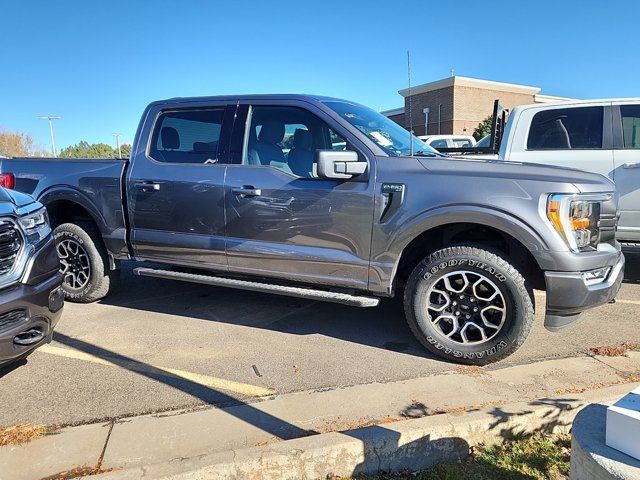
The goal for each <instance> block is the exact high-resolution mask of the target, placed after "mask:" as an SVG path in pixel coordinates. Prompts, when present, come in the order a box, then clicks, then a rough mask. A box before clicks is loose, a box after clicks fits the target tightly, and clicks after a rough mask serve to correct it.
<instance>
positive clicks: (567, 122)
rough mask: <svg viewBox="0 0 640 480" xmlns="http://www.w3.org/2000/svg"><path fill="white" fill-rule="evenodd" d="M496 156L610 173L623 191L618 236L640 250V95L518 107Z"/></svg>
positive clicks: (621, 192)
mask: <svg viewBox="0 0 640 480" xmlns="http://www.w3.org/2000/svg"><path fill="white" fill-rule="evenodd" d="M472 156H473V155H472ZM482 157H484V158H487V157H488V155H482ZM496 158H498V159H500V160H506V161H512V162H531V163H545V164H550V165H558V166H562V167H571V168H577V169H580V170H586V171H589V172H595V173H600V174H602V175H604V176H606V177H609V178H610V179H611V180H613V181H614V182H615V184H616V187H617V189H618V192H619V194H620V204H619V211H620V221H619V223H618V233H617V239H618V240H619V241H620V242H622V243H623V244H626V246H628V247H634V248H640V98H627V99H605V100H581V101H568V102H560V103H554V104H549V103H547V104H535V105H523V106H520V107H516V108H514V109H513V110H512V111H511V114H510V115H509V120H508V121H507V124H506V127H505V130H504V135H503V136H502V141H501V145H500V150H499V152H498V155H497V156H496Z"/></svg>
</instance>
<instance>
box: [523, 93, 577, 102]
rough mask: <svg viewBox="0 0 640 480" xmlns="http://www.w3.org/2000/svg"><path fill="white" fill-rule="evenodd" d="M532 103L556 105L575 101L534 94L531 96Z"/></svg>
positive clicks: (573, 99) (569, 98) (568, 98)
mask: <svg viewBox="0 0 640 480" xmlns="http://www.w3.org/2000/svg"><path fill="white" fill-rule="evenodd" d="M533 101H534V102H536V103H556V102H569V101H576V99H575V98H571V97H558V96H557V95H544V94H542V93H536V94H535V95H534V96H533Z"/></svg>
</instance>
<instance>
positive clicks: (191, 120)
mask: <svg viewBox="0 0 640 480" xmlns="http://www.w3.org/2000/svg"><path fill="white" fill-rule="evenodd" d="M291 131H293V139H292V141H291V145H290V148H288V151H287V152H285V151H284V148H283V144H282V142H283V140H284V138H285V132H291ZM0 171H1V172H4V174H5V175H15V188H16V189H18V190H20V191H24V192H28V193H32V194H33V195H35V196H36V197H37V198H38V199H40V201H41V202H42V203H44V204H45V205H47V208H48V210H49V214H50V216H51V221H52V223H53V225H54V226H55V236H56V238H57V241H58V252H59V254H60V257H61V260H62V264H63V273H64V276H65V284H64V289H65V292H66V295H67V298H69V299H72V300H76V301H80V302H89V301H93V300H96V299H98V298H101V297H103V296H105V295H106V294H107V292H108V291H109V287H110V285H111V274H112V272H113V271H114V270H115V269H117V268H118V265H119V262H120V261H121V260H125V259H133V260H137V261H153V262H154V263H156V264H157V263H160V264H163V265H164V268H163V267H148V266H141V267H138V268H136V269H135V270H134V271H135V273H136V274H138V275H146V276H153V277H160V278H167V279H176V280H185V281H192V282H198V283H204V284H210V285H218V286H228V287H235V288H242V289H247V290H255V291H261V292H268V293H272V294H278V295H293V296H298V297H303V298H310V299H316V300H326V301H332V302H338V303H343V304H348V305H355V306H360V307H371V306H375V305H377V304H378V302H379V300H380V298H384V297H393V296H400V297H401V298H403V300H404V307H405V314H406V318H407V321H408V323H409V326H410V327H411V329H412V331H413V332H414V333H415V335H416V337H417V338H418V340H419V341H420V342H421V343H422V344H423V345H424V346H425V347H426V348H427V349H429V350H430V351H431V352H434V353H435V354H437V355H440V356H441V357H443V358H446V359H449V360H454V361H458V362H464V363H470V364H486V363H489V362H492V361H496V360H498V359H501V358H504V357H506V356H507V355H509V354H510V353H512V352H513V351H515V350H516V349H517V348H518V347H519V346H520V345H521V344H522V342H523V341H524V340H525V338H526V337H527V334H528V333H529V330H530V328H531V325H532V323H533V320H534V302H533V294H532V289H533V288H540V289H545V290H546V292H547V295H546V298H547V309H546V315H545V326H546V327H547V328H548V329H550V330H557V329H559V328H562V327H564V326H566V325H568V324H570V323H572V322H573V321H575V320H576V319H577V318H578V316H579V314H580V312H582V311H584V310H586V309H589V308H592V307H594V306H597V305H601V304H603V303H606V302H608V301H610V300H611V299H612V298H613V297H614V296H615V294H616V292H617V291H618V289H619V287H620V283H621V281H622V277H623V267H624V257H623V255H622V254H621V252H620V246H619V244H618V243H616V240H615V238H614V235H615V226H616V206H617V195H616V193H615V189H614V185H613V183H612V182H611V181H610V180H608V179H606V178H605V177H602V176H601V175H596V174H592V173H586V172H581V171H577V170H570V169H563V168H557V167H550V166H542V165H532V164H520V163H504V162H502V163H499V162H491V161H489V162H487V161H480V160H469V159H451V158H448V157H444V156H441V155H439V154H438V153H437V152H436V151H435V150H433V149H432V148H431V147H429V146H428V145H426V144H425V143H424V142H422V141H420V140H419V139H418V138H416V137H414V136H411V135H410V134H409V133H408V132H407V131H406V130H404V129H403V128H402V127H400V126H399V125H397V124H396V123H394V122H393V121H391V120H389V119H388V118H387V117H385V116H383V115H381V114H379V113H376V112H375V111H373V110H371V109H369V108H366V107H364V106H362V105H358V104H356V103H352V102H349V101H344V100H338V99H333V98H326V97H314V96H306V95H259V96H238V97H235V96H234V97H204V98H176V99H170V100H163V101H158V102H154V103H152V104H150V105H149V106H148V107H147V109H146V110H145V111H144V113H143V114H142V119H141V121H140V125H139V127H138V131H137V133H136V137H135V140H134V144H133V150H132V153H131V158H130V159H128V160H116V159H113V160H109V159H105V160H90V159H86V160H82V159H73V160H70V159H34V158H15V159H10V160H2V161H1V162H0ZM172 267H178V268H173V269H172ZM185 267H186V269H185ZM194 269H195V272H196V273H194Z"/></svg>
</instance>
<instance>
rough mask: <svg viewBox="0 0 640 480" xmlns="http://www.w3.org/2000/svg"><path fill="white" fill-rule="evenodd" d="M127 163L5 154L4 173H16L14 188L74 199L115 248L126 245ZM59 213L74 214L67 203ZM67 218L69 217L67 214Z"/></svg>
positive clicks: (46, 199) (0, 169) (0, 167)
mask: <svg viewBox="0 0 640 480" xmlns="http://www.w3.org/2000/svg"><path fill="white" fill-rule="evenodd" d="M126 164H127V161H126V159H119V158H34V157H22V158H18V157H16V158H2V159H0V173H12V174H13V175H14V177H15V187H14V189H15V190H17V191H19V192H23V193H28V194H30V195H32V196H33V197H35V198H36V199H37V200H39V201H41V202H42V203H43V204H45V205H47V208H48V209H49V211H50V214H51V213H52V211H53V210H54V209H53V208H52V202H62V201H64V200H70V199H73V200H74V201H76V202H77V203H79V204H81V205H82V206H84V207H85V208H86V209H87V210H88V211H89V212H90V213H91V215H92V218H93V220H94V221H95V222H96V223H97V225H98V227H99V228H100V231H101V233H102V235H103V237H104V239H105V243H106V245H107V247H108V248H109V249H113V250H112V251H115V252H119V251H122V250H123V249H124V245H125V244H124V241H125V240H124V238H125V232H126V229H125V223H124V215H123V211H122V209H123V207H122V192H121V179H122V175H123V172H124V169H125V166H126ZM58 205H59V206H60V207H61V209H59V212H58V213H59V214H60V213H61V214H64V215H67V216H72V214H73V212H70V211H69V209H68V208H67V207H66V205H65V204H63V203H58ZM65 218H66V217H65Z"/></svg>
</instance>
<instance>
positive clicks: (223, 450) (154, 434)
mask: <svg viewBox="0 0 640 480" xmlns="http://www.w3.org/2000/svg"><path fill="white" fill-rule="evenodd" d="M638 381H640V353H638V352H629V354H628V356H626V357H625V356H621V357H576V358H568V359H560V360H550V361H545V362H539V363H535V364H529V365H521V366H515V367H508V368H504V369H500V370H494V371H491V372H485V371H484V370H482V369H479V368H470V367H459V368H458V369H457V370H456V373H450V374H444V375H436V376H431V377H423V378H418V379H413V380H407V381H402V382H394V383H386V384H379V383H374V384H368V385H358V386H353V387H347V388H342V389H336V390H327V391H313V392H303V393H295V394H288V395H281V396H277V397H274V398H270V399H268V400H264V401H261V402H256V403H252V404H243V405H238V406H234V407H230V408H224V409H217V408H209V409H200V410H196V411H174V412H167V413H163V414H154V415H147V416H140V417H133V418H127V419H121V420H117V421H113V422H107V423H103V424H93V425H85V426H79V427H70V428H66V429H64V430H62V431H60V432H57V433H56V434H53V435H50V436H47V437H44V438H41V439H38V440H34V441H32V442H31V443H29V444H26V445H22V446H6V447H2V448H0V465H2V466H3V468H2V471H3V477H2V478H3V479H4V478H7V479H16V480H19V479H34V478H44V477H46V476H49V475H54V474H56V473H59V472H63V471H67V470H71V469H73V468H78V467H81V468H86V469H91V468H93V469H96V467H98V466H99V467H100V468H102V469H103V470H110V471H109V473H107V474H105V478H118V477H120V476H122V477H123V478H139V477H140V476H141V475H142V474H143V473H145V478H161V477H163V476H166V475H178V474H180V475H182V474H183V473H184V474H185V475H186V473H185V472H188V471H198V470H199V469H205V470H206V469H207V468H209V467H211V465H213V464H216V465H218V464H221V465H223V466H221V467H220V469H221V470H216V471H217V472H218V473H219V474H220V475H223V473H222V472H223V471H227V472H228V475H227V477H228V478H233V475H235V473H233V472H236V473H238V472H244V473H243V474H242V476H244V475H245V474H246V475H248V474H249V472H250V471H251V469H252V468H257V465H258V464H257V463H256V461H257V459H259V458H262V457H264V456H265V455H267V456H268V455H271V454H273V455H275V457H274V459H272V460H271V461H272V462H273V466H274V468H276V466H277V468H278V469H280V470H277V471H278V472H280V473H279V474H282V468H283V465H285V464H287V463H291V464H292V465H293V463H292V462H291V459H288V460H287V455H286V452H287V451H289V452H290V451H291V449H292V448H293V449H294V450H295V451H297V452H298V453H297V454H296V455H295V457H296V458H300V459H301V460H300V462H302V463H300V462H299V463H298V466H299V467H300V468H302V470H296V471H294V470H292V475H293V473H295V475H299V474H301V473H303V472H304V473H305V475H307V476H308V473H309V472H310V471H315V472H316V473H318V476H319V477H322V476H323V475H321V474H320V472H328V473H332V472H333V473H340V474H342V473H341V472H342V471H343V470H340V469H345V468H346V469H349V468H351V467H353V465H352V463H353V462H354V461H358V462H361V461H365V460H367V461H366V462H365V463H364V464H363V465H362V466H360V467H358V471H368V470H369V469H371V468H373V467H372V465H373V464H372V463H371V460H370V459H363V458H360V457H361V456H362V455H363V453H362V448H363V445H364V444H365V443H363V440H362V438H359V436H364V437H366V438H367V439H368V440H367V442H368V443H367V444H369V445H376V444H377V443H376V442H378V441H380V442H382V443H383V444H385V445H389V441H390V437H389V436H391V437H393V438H394V441H393V442H391V444H393V445H396V447H397V446H398V445H404V444H405V443H406V441H408V440H407V438H413V440H411V442H413V441H418V440H419V439H420V438H423V437H421V436H420V435H427V437H429V438H432V439H435V438H442V439H444V438H449V439H450V440H447V441H445V440H443V441H442V442H439V443H437V444H435V446H434V445H433V444H429V445H426V446H425V444H424V441H423V442H422V443H420V442H418V444H419V445H420V449H419V450H415V449H414V450H415V451H419V452H421V453H420V455H422V456H423V457H424V456H425V452H431V451H433V454H432V455H431V456H429V455H427V457H429V458H428V459H426V460H424V461H438V460H439V459H441V458H445V457H443V455H444V454H445V453H446V452H449V453H451V454H454V453H455V454H456V455H458V454H459V452H460V451H462V450H464V445H467V448H468V445H471V444H472V443H473V442H475V441H477V440H478V439H479V438H481V439H486V438H489V437H492V438H493V437H500V436H508V435H510V434H513V433H514V432H516V431H518V430H523V429H538V430H539V429H545V430H547V431H549V430H553V429H556V428H562V427H567V426H568V425H570V421H571V419H572V418H573V415H575V413H576V412H577V410H576V409H578V408H579V407H580V406H581V405H583V404H584V403H585V402H586V401H589V402H592V401H602V400H607V399H609V398H612V399H613V398H615V397H617V396H620V395H622V394H623V393H624V392H626V391H628V390H630V389H631V385H629V383H630V382H638ZM514 404H515V405H514ZM439 413H440V414H443V415H436V414H439ZM407 419H419V420H411V421H407ZM412 422H414V423H412ZM438 425H440V427H438ZM454 425H455V431H456V435H455V439H457V440H454V439H451V438H453V437H451V436H450V435H449V437H444V436H443V435H444V434H445V433H446V431H451V429H452V428H453V427H452V426H454ZM474 425H475V426H474ZM436 427H437V428H436ZM330 432H345V433H342V434H338V433H330ZM354 432H355V433H354ZM301 437H308V438H303V439H301ZM405 437H406V438H405ZM291 439H298V440H291ZM283 440H290V442H293V443H294V445H293V446H292V445H291V444H290V442H286V441H284V442H283ZM483 441H484V440H483ZM336 442H337V444H338V445H343V446H344V445H347V447H345V448H347V450H344V449H342V450H340V449H338V450H335V449H334V448H333V447H334V446H335V445H334V444H335V443H336ZM345 442H346V444H345ZM354 442H355V443H354ZM358 445H359V447H358ZM436 446H437V447H438V448H436ZM312 447H313V448H320V451H319V452H324V454H321V453H318V452H316V453H317V455H316V456H315V457H314V455H315V454H313V451H314V450H313V449H312V450H309V452H311V453H310V454H309V455H311V457H310V458H306V459H305V454H304V452H303V451H302V450H304V449H307V448H312ZM427 447H429V448H428V449H427V450H425V448H427ZM440 447H441V448H440ZM376 448H377V447H376ZM283 449H284V450H283ZM300 449H302V450H300ZM354 449H355V450H354ZM358 449H359V450H358ZM460 449H462V450H460ZM392 450H393V449H392ZM405 450H406V449H405ZM347 451H351V452H352V453H353V452H355V453H354V454H353V455H346V454H345V455H346V456H344V455H343V457H344V458H343V457H341V458H342V459H338V458H334V460H335V462H334V463H335V465H333V466H332V465H331V460H330V459H331V458H333V457H332V455H334V454H338V453H339V452H343V454H344V452H347ZM358 451H360V453H358ZM394 451H395V452H396V453H395V454H394V455H395V456H393V455H392V456H391V457H389V458H390V459H392V458H396V459H397V458H400V457H398V452H397V448H396V449H395V450H394ZM269 452H270V453H269ZM274 452H275V453H274ZM336 452H337V453H336ZM443 452H444V453H443ZM452 452H453V453H452ZM239 454H241V457H242V459H243V460H242V462H244V463H242V462H240V460H239V458H240V457H238V455H239ZM340 455H342V454H340ZM359 455H360V456H359ZM252 456H255V458H254V457H252ZM234 458H235V460H233V459H234ZM265 458H266V457H265ZM278 458H279V459H280V460H277V459H278ZM292 458H293V457H292ZM313 458H316V459H318V461H320V460H319V459H321V458H323V459H324V460H322V461H321V463H322V465H315V466H314V465H313ZM402 458H413V457H412V456H411V455H410V453H409V452H408V451H404V452H403V454H402ZM448 458H449V457H448ZM33 459H39V461H38V462H34V461H33ZM354 459H355V460H354ZM358 459H360V460H358ZM389 461H390V462H391V463H384V462H383V459H382V458H381V459H380V463H379V464H380V465H386V466H388V467H389V468H395V467H394V465H396V463H393V461H391V460H389ZM203 462H204V463H203ZM283 462H284V463H283ZM234 465H235V466H234ZM242 465H244V467H242ZM365 465H366V466H365ZM261 468H262V467H261ZM225 469H226V470H225ZM243 469H244V470H243ZM314 469H316V470H314ZM318 469H319V470H318ZM328 469H329V470H330V471H329V470H328ZM334 470H335V471H334ZM274 471H275V470H274ZM229 472H231V473H229ZM265 472H266V471H265ZM265 472H263V474H264V475H266V473H265ZM351 472H353V470H351ZM351 472H348V473H351ZM194 475H195V474H194ZM207 475H209V474H207ZM207 475H205V477H207ZM295 475H293V476H291V477H290V478H296V477H295ZM324 476H326V473H325V475H324ZM205 477H198V476H197V475H196V476H194V477H189V476H188V475H187V476H186V477H184V478H205ZM180 478H182V477H180ZM223 478H226V477H224V476H223ZM263 478H268V476H265V477H263ZM274 478H275V477H274Z"/></svg>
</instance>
